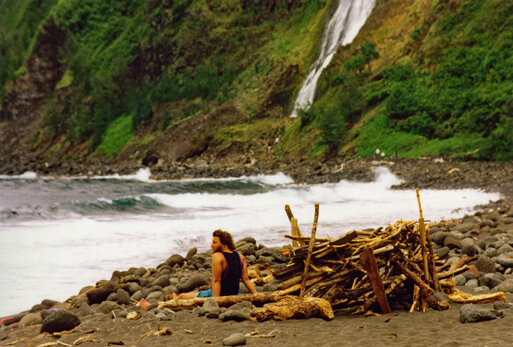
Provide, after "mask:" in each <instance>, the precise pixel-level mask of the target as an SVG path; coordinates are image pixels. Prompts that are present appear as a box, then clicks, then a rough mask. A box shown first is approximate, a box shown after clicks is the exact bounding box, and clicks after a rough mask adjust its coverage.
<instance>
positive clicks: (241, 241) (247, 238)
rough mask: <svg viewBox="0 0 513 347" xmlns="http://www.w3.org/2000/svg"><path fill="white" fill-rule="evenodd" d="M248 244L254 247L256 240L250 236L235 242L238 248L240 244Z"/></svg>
mask: <svg viewBox="0 0 513 347" xmlns="http://www.w3.org/2000/svg"><path fill="white" fill-rule="evenodd" d="M248 242H249V243H252V244H254V245H256V240H255V239H254V238H253V237H251V236H248V237H245V238H243V239H241V240H239V241H237V243H236V244H235V245H236V246H237V247H238V246H239V245H240V244H243V243H248Z"/></svg>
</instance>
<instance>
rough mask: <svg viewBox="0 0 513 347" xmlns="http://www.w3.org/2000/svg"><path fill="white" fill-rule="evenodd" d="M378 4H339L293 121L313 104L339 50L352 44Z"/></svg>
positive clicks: (355, 0) (357, 0)
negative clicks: (324, 71) (318, 88)
mask: <svg viewBox="0 0 513 347" xmlns="http://www.w3.org/2000/svg"><path fill="white" fill-rule="evenodd" d="M375 3H376V1H375V0H340V2H339V4H338V7H337V9H336V11H335V13H334V14H333V17H331V19H330V21H329V23H328V25H327V26H326V28H325V29H324V34H323V37H322V43H321V50H320V52H319V57H318V58H317V60H316V61H315V62H314V63H313V64H312V66H311V67H310V70H309V72H308V76H307V77H306V80H305V82H304V83H303V85H302V86H301V89H300V91H299V93H298V95H297V98H296V102H295V103H294V110H293V111H292V115H291V116H292V117H296V116H297V112H298V111H299V110H301V109H307V108H308V107H310V105H311V104H312V102H313V99H314V96H315V90H316V88H317V81H318V80H319V77H320V76H321V73H322V71H323V70H324V69H325V68H326V67H327V66H328V64H329V63H330V62H331V58H333V55H334V54H335V52H336V51H337V48H338V47H340V46H343V45H347V44H348V43H351V42H352V41H353V39H354V38H355V37H356V35H357V34H358V32H359V31H360V29H361V28H362V26H363V24H365V21H366V20H367V18H368V17H369V15H370V14H371V12H372V9H373V8H374V5H375Z"/></svg>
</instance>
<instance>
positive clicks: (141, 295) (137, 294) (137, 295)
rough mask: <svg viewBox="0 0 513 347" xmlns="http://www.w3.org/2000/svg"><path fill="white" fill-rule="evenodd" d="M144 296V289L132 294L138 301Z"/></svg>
mask: <svg viewBox="0 0 513 347" xmlns="http://www.w3.org/2000/svg"><path fill="white" fill-rule="evenodd" d="M142 298H144V293H143V291H142V290H138V291H136V292H135V293H134V294H132V299H134V300H136V301H139V300H141V299H142Z"/></svg>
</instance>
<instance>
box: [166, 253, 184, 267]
mask: <svg viewBox="0 0 513 347" xmlns="http://www.w3.org/2000/svg"><path fill="white" fill-rule="evenodd" d="M184 260H185V259H184V258H183V257H182V256H181V255H180V254H173V255H172V256H170V257H169V258H168V259H167V260H166V264H167V265H169V266H171V267H173V266H175V265H179V266H182V265H183V263H184Z"/></svg>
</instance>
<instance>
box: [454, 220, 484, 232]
mask: <svg viewBox="0 0 513 347" xmlns="http://www.w3.org/2000/svg"><path fill="white" fill-rule="evenodd" d="M478 226H479V225H478V224H476V223H472V222H466V223H461V224H458V225H456V226H455V227H454V230H456V231H459V232H461V233H466V232H467V231H470V230H471V229H473V228H475V227H478Z"/></svg>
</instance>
